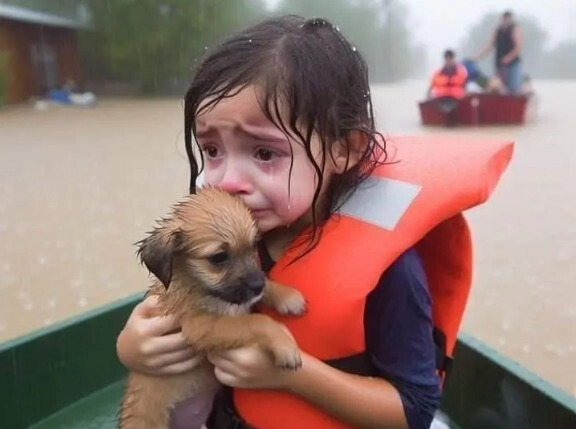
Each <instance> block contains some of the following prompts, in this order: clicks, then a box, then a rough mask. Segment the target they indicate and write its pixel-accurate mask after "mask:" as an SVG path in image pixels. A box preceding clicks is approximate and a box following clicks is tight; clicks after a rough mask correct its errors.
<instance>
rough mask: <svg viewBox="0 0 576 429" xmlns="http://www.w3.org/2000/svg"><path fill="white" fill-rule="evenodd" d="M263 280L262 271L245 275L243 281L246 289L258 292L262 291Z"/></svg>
mask: <svg viewBox="0 0 576 429" xmlns="http://www.w3.org/2000/svg"><path fill="white" fill-rule="evenodd" d="M264 279H265V277H264V273H263V272H262V271H251V272H249V273H248V274H246V278H245V279H244V281H245V282H246V286H248V289H251V290H253V291H258V292H259V291H261V290H262V289H264Z"/></svg>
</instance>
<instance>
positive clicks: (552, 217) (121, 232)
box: [0, 81, 576, 395]
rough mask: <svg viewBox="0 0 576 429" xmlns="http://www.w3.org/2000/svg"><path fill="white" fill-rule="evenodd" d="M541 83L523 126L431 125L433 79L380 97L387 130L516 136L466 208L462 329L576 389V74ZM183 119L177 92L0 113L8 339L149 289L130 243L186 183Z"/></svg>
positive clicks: (2, 313)
mask: <svg viewBox="0 0 576 429" xmlns="http://www.w3.org/2000/svg"><path fill="white" fill-rule="evenodd" d="M535 88H536V90H537V92H538V111H537V115H536V116H535V117H533V118H531V119H530V122H529V123H528V124H526V125H525V126H521V127H516V126H515V127H488V128H485V127H482V128H456V129H442V128H440V129H436V128H427V127H422V126H421V125H420V123H419V117H418V111H417V107H416V101H417V100H418V99H419V98H420V97H421V96H422V95H423V94H424V92H425V90H426V83H425V82H417V81H406V82H402V83H398V84H394V85H386V86H374V87H373V91H372V95H373V97H374V101H375V109H376V113H377V117H378V122H379V126H380V129H381V130H382V131H383V132H384V133H385V134H394V135H395V134H419V135H422V134H429V135H441V134H448V135H451V136H456V135H461V136H463V137H466V136H472V137H475V138H477V137H481V136H486V137H501V138H503V139H508V140H514V141H516V153H515V157H514V160H513V162H512V164H511V165H510V168H509V170H508V171H507V173H506V174H505V176H504V177H503V180H502V181H501V183H500V185H499V187H498V188H497V190H496V192H495V194H494V196H493V198H492V199H491V201H490V202H489V203H488V204H487V205H485V206H482V207H479V208H476V209H474V210H472V211H471V212H470V213H469V219H470V221H471V224H472V228H473V234H474V238H475V249H476V274H475V283H474V288H473V291H472V295H471V299H470V304H469V308H468V311H467V314H466V317H465V321H464V330H465V331H466V332H467V333H470V334H472V335H475V336H477V337H478V338H480V339H481V340H483V341H485V342H487V343H488V344H490V345H491V346H493V347H494V348H496V349H497V350H499V351H501V352H502V353H504V354H506V355H508V356H510V357H511V358H513V359H515V360H517V361H519V362H520V363H521V364H522V365H525V366H526V367H528V368H529V369H531V370H532V371H534V372H536V373H537V374H539V375H541V376H542V377H544V378H545V379H547V380H548V381H550V382H552V383H554V384H556V385H558V386H560V387H561V388H563V389H564V390H565V391H567V392H568V393H570V394H573V395H576V372H575V371H573V366H574V362H576V191H575V190H574V184H576V168H575V167H576V144H575V137H574V134H575V131H576V114H574V113H573V112H574V111H573V103H574V100H576V81H574V82H562V81H555V82H554V81H541V82H538V81H536V82H535ZM182 116H183V108H182V104H181V102H180V101H179V100H175V99H153V100H136V99H105V100H102V101H101V102H100V103H99V105H98V106H97V107H95V108H93V109H74V108H69V107H68V108H66V107H50V108H47V109H43V110H37V109H34V108H33V107H32V106H30V105H23V106H18V107H12V108H9V109H6V110H4V111H2V112H0V296H1V299H0V341H4V340H8V339H11V338H14V337H16V336H19V335H22V334H25V333H28V332H30V331H32V330H35V329H37V328H40V327H42V326H49V325H51V324H53V323H55V322H58V321H61V320H63V319H65V318H67V317H70V316H72V315H77V314H79V313H82V312H85V311H87V310H89V309H93V308H95V307H98V306H100V305H103V304H105V303H108V302H111V301H113V300H116V299H119V298H122V297H125V296H127V295H130V294H134V293H136V292H139V291H143V290H144V289H145V287H146V286H147V283H148V281H147V274H146V272H145V270H144V269H143V268H142V267H140V265H139V264H138V262H137V259H136V256H135V250H136V248H135V246H134V245H133V244H132V243H134V242H135V241H137V240H139V239H140V238H142V237H143V235H144V233H145V231H148V230H149V229H150V227H151V226H152V225H153V221H154V220H155V219H156V218H158V217H159V216H161V215H163V214H165V213H166V212H167V210H168V208H169V206H170V204H171V203H173V202H174V201H175V200H176V199H177V198H179V197H180V196H182V195H184V194H185V193H186V192H187V183H188V170H187V161H186V158H185V153H184V149H183V134H182V131H183V119H182Z"/></svg>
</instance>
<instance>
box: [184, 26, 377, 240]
mask: <svg viewBox="0 0 576 429" xmlns="http://www.w3.org/2000/svg"><path fill="white" fill-rule="evenodd" d="M250 85H254V86H256V87H257V88H258V90H259V91H258V94H259V103H260V105H261V108H262V111H263V113H264V115H265V116H266V117H267V118H268V119H269V120H270V121H272V122H273V123H274V124H275V125H276V126H277V127H278V128H279V129H280V130H282V131H283V132H284V133H285V134H286V135H287V136H290V137H292V138H295V139H296V141H298V142H299V143H301V144H302V145H303V147H304V148H305V149H306V151H307V154H308V157H309V159H310V161H311V162H312V165H313V166H314V168H315V170H316V173H317V175H318V184H317V187H316V192H315V194H314V203H313V225H314V228H313V231H314V233H313V234H314V238H316V230H317V228H316V227H317V226H321V225H322V224H323V223H324V222H325V221H326V220H327V219H328V217H329V216H330V215H331V214H333V213H334V212H335V211H336V210H337V209H338V208H339V207H340V205H341V204H342V203H343V202H344V201H345V200H346V198H347V197H349V195H350V194H351V193H352V191H353V190H354V189H355V188H356V187H357V186H358V185H359V184H360V183H361V182H362V181H363V180H365V179H366V178H367V177H368V176H369V175H370V174H371V173H372V171H373V170H374V169H375V168H376V167H377V166H378V165H380V164H382V163H383V159H385V140H384V138H383V137H382V136H381V135H380V134H379V133H378V132H377V131H376V129H375V123H374V114H373V108H372V100H371V97H370V87H369V81H368V67H367V65H366V63H365V61H364V59H363V58H362V56H361V55H360V53H359V52H358V50H357V49H356V47H354V46H353V45H351V44H350V42H348V41H347V40H346V38H345V37H344V36H343V35H342V34H341V33H340V31H339V29H338V28H337V27H335V26H334V25H332V24H331V23H330V22H328V21H327V20H325V19H320V18H316V19H309V20H306V19H305V18H303V17H300V16H293V15H288V16H282V17H278V18H273V19H269V20H266V21H264V22H261V23H259V24H257V25H255V26H253V27H250V28H248V29H246V30H244V31H241V32H240V33H238V34H236V35H234V36H233V37H231V38H229V39H228V40H226V41H224V42H223V43H222V44H220V45H219V46H217V47H216V48H215V49H214V50H213V51H212V52H209V53H208V55H207V57H206V58H205V59H204V60H203V61H202V62H201V63H200V65H199V67H198V69H197V71H196V74H195V77H194V79H193V81H192V84H191V86H190V88H189V89H188V92H187V93H186V97H185V107H184V114H185V120H184V130H185V143H186V151H187V154H188V158H189V161H190V171H191V177H190V192H191V193H193V192H195V190H196V179H197V177H198V175H199V174H200V172H201V171H202V168H203V160H202V159H200V160H197V159H196V157H195V155H194V153H193V150H192V144H193V136H194V137H195V136H196V125H195V122H196V117H197V116H198V115H200V114H201V113H202V112H204V111H206V110H207V109H210V108H212V107H213V106H215V105H216V104H217V103H218V102H219V101H220V100H222V99H224V98H227V97H233V96H234V95H235V94H237V93H238V92H240V91H241V90H242V89H244V88H245V87H247V86H250ZM208 98H210V101H209V102H207V103H203V101H205V100H206V99H208ZM201 104H202V107H200V106H201ZM285 110H287V111H288V115H287V116H288V117H282V116H281V114H280V112H281V111H285ZM314 133H316V135H317V136H318V137H319V139H320V141H321V144H322V150H323V152H322V156H321V159H320V160H319V162H317V161H316V160H315V159H314V157H313V154H312V153H311V150H310V142H311V138H312V136H313V134H314ZM359 142H360V143H361V144H359ZM335 143H338V144H345V145H346V150H347V153H348V162H349V161H350V154H351V153H352V152H353V151H356V153H357V154H356V156H355V158H354V159H359V162H357V163H356V164H354V165H352V164H350V165H352V166H351V167H350V168H348V169H346V171H345V172H344V173H343V174H338V175H335V176H334V177H333V178H332V180H331V183H329V184H328V187H327V191H326V197H327V207H326V210H325V211H323V212H322V213H320V214H318V213H316V210H315V206H316V202H317V200H318V197H319V194H320V190H321V188H322V176H323V171H324V168H325V165H326V159H327V157H328V156H331V153H332V144H335ZM197 156H199V157H201V155H197ZM198 161H200V162H198ZM312 241H314V239H313V240H312Z"/></svg>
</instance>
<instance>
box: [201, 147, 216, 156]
mask: <svg viewBox="0 0 576 429" xmlns="http://www.w3.org/2000/svg"><path fill="white" fill-rule="evenodd" d="M202 152H204V153H205V154H206V156H207V157H208V158H218V155H219V152H218V148H217V147H216V146H204V147H203V148H202Z"/></svg>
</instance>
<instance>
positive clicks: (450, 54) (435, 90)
mask: <svg viewBox="0 0 576 429" xmlns="http://www.w3.org/2000/svg"><path fill="white" fill-rule="evenodd" d="M467 81H468V71H467V70H466V67H465V66H464V65H463V64H460V63H458V62H457V61H456V54H455V53H454V51H453V50H451V49H447V50H446V51H444V64H443V65H442V67H441V68H440V69H438V70H436V71H435V72H434V74H433V76H432V82H431V83H430V88H429V89H428V95H429V97H432V98H452V99H460V98H462V97H464V96H465V95H466V83H467Z"/></svg>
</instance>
